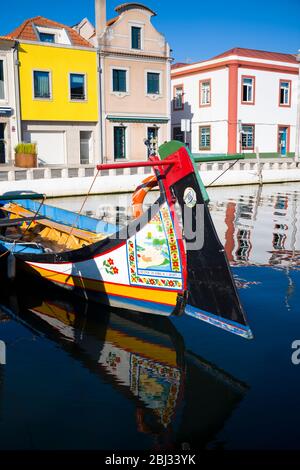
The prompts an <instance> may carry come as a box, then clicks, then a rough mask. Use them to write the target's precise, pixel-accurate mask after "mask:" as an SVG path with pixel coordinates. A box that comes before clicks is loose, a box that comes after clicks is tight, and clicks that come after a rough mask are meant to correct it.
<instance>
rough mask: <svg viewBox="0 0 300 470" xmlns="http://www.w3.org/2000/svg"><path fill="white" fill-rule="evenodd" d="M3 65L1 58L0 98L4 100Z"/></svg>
mask: <svg viewBox="0 0 300 470" xmlns="http://www.w3.org/2000/svg"><path fill="white" fill-rule="evenodd" d="M4 98H5V93H4V65H3V60H0V100H4Z"/></svg>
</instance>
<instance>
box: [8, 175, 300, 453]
mask: <svg viewBox="0 0 300 470" xmlns="http://www.w3.org/2000/svg"><path fill="white" fill-rule="evenodd" d="M155 197H156V195H155V194H154V193H153V194H151V196H150V199H151V198H152V199H153V200H154V199H155ZM210 197H211V203H210V207H211V212H212V216H213V219H214V222H215V225H216V228H217V231H218V233H219V236H220V238H221V240H222V242H223V243H224V245H225V249H226V252H227V255H228V258H229V260H230V263H231V265H232V267H233V271H234V275H235V278H236V282H237V285H238V288H239V294H240V297H241V301H242V303H243V305H244V308H245V311H246V313H247V317H248V321H249V324H250V326H251V329H252V331H253V333H254V339H253V340H251V341H250V340H245V339H242V338H240V337H237V336H234V335H231V334H229V333H227V332H223V331H222V330H219V329H217V328H214V327H211V326H210V325H207V324H205V323H203V322H201V321H199V320H196V319H194V318H190V317H185V316H183V317H180V318H172V319H167V318H165V319H164V318H162V319H160V318H151V317H145V316H144V315H141V314H139V313H138V312H137V313H136V315H128V314H126V312H116V311H112V310H111V311H110V310H107V309H106V308H104V307H103V306H101V305H95V304H86V303H84V302H82V301H80V300H78V299H77V298H76V299H74V298H72V297H69V296H67V295H62V294H61V293H60V291H57V290H56V289H52V288H51V289H50V288H47V289H46V290H45V289H43V288H41V287H40V286H39V285H37V284H36V282H35V281H34V280H32V279H24V280H22V283H21V284H20V283H19V284H18V285H16V286H14V287H11V286H5V285H4V284H2V287H1V293H0V341H3V342H4V343H5V345H6V365H0V449H1V450H3V449H9V450H10V449H34V450H37V449H100V450H133V449H134V450H161V449H164V450H165V449H170V450H171V449H182V448H184V449H187V448H188V447H190V448H191V449H198V450H201V449H248V450H249V449H257V450H260V449H269V450H271V449H299V448H300V427H299V422H300V401H299V393H300V352H299V354H298V351H297V347H298V348H299V351H300V307H299V305H300V289H299V288H300V259H299V254H300V226H299V220H300V185H296V184H294V185H276V186H275V185H272V186H271V185H270V186H268V185H266V186H264V187H263V188H262V190H260V189H259V188H257V187H239V188H219V189H218V188H215V189H210ZM149 202H150V201H149ZM52 203H53V204H56V205H59V206H61V207H65V208H70V209H72V210H78V209H79V207H80V206H81V203H82V198H76V199H74V198H73V199H61V200H55V201H53V202H52ZM128 207H129V209H127V208H128ZM85 212H86V213H88V214H89V215H96V216H97V217H101V218H105V219H106V220H109V221H115V220H116V221H117V222H118V223H120V224H123V223H126V221H127V220H128V219H129V218H130V217H131V214H130V198H128V196H122V197H121V198H118V197H116V196H105V197H102V196H101V197H91V198H90V200H89V201H88V205H87V206H86V207H85ZM1 344H2V346H3V345H4V344H3V343H0V351H1ZM1 359H2V362H4V359H5V358H4V356H3V354H2V355H0V362H1Z"/></svg>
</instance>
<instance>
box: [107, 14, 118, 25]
mask: <svg viewBox="0 0 300 470" xmlns="http://www.w3.org/2000/svg"><path fill="white" fill-rule="evenodd" d="M119 18H120V16H115V17H114V18H111V19H110V20H108V21H107V23H106V25H107V26H112V25H113V24H114V23H115V22H116V21H117V20H118V19H119Z"/></svg>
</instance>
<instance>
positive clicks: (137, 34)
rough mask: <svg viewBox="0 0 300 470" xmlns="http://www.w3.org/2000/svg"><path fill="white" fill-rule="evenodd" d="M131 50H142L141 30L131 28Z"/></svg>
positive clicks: (135, 27) (134, 27)
mask: <svg viewBox="0 0 300 470" xmlns="http://www.w3.org/2000/svg"><path fill="white" fill-rule="evenodd" d="M131 48H132V49H142V28H139V27H137V26H132V27H131Z"/></svg>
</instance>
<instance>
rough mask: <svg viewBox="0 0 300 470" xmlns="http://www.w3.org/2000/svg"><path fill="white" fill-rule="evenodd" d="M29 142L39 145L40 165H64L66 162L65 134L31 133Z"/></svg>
mask: <svg viewBox="0 0 300 470" xmlns="http://www.w3.org/2000/svg"><path fill="white" fill-rule="evenodd" d="M29 140H30V142H36V143H37V151H38V159H39V162H40V163H42V164H44V165H63V164H64V163H65V162H66V155H65V133H64V132H30V133H29Z"/></svg>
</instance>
